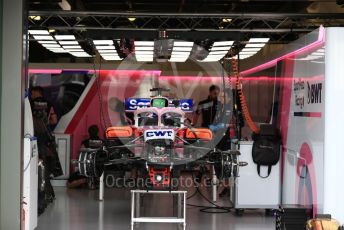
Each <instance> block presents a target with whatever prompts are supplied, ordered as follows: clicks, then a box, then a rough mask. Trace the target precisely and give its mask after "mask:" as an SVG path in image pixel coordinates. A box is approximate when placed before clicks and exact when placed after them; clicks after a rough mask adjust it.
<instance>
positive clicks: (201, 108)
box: [192, 85, 223, 128]
mask: <svg viewBox="0 0 344 230" xmlns="http://www.w3.org/2000/svg"><path fill="white" fill-rule="evenodd" d="M219 94H220V88H219V87H218V86H217V85H211V86H210V87H209V95H208V98H207V99H205V100H203V101H200V102H199V103H198V106H197V109H196V111H195V113H194V116H193V119H192V124H193V125H196V124H197V122H198V118H199V116H200V115H201V116H202V122H201V126H202V127H205V128H209V126H210V125H212V124H215V123H217V121H218V119H219V116H220V111H221V110H222V107H223V105H222V103H221V102H220V101H219V100H218V97H219Z"/></svg>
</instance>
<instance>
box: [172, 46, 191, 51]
mask: <svg viewBox="0 0 344 230" xmlns="http://www.w3.org/2000/svg"><path fill="white" fill-rule="evenodd" d="M191 50H192V47H178V46H174V47H173V51H189V52H190V51H191Z"/></svg>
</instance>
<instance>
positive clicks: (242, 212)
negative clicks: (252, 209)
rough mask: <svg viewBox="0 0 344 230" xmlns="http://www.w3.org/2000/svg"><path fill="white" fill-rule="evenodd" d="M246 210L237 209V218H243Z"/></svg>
mask: <svg viewBox="0 0 344 230" xmlns="http://www.w3.org/2000/svg"><path fill="white" fill-rule="evenodd" d="M244 211H245V210H244V209H241V208H240V209H235V215H236V216H243V215H244Z"/></svg>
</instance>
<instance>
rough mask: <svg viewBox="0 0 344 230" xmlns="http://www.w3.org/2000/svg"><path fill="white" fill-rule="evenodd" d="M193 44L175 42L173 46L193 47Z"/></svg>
mask: <svg viewBox="0 0 344 230" xmlns="http://www.w3.org/2000/svg"><path fill="white" fill-rule="evenodd" d="M193 45H194V43H193V42H179V41H175V42H173V46H176V47H180V46H182V47H193Z"/></svg>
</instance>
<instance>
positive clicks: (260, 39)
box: [248, 38, 270, 43]
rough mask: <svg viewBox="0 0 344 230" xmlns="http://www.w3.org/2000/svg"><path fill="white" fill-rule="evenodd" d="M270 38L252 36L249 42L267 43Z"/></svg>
mask: <svg viewBox="0 0 344 230" xmlns="http://www.w3.org/2000/svg"><path fill="white" fill-rule="evenodd" d="M269 40H270V38H251V39H250V40H249V41H248V42H249V43H267V42H268V41H269Z"/></svg>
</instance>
